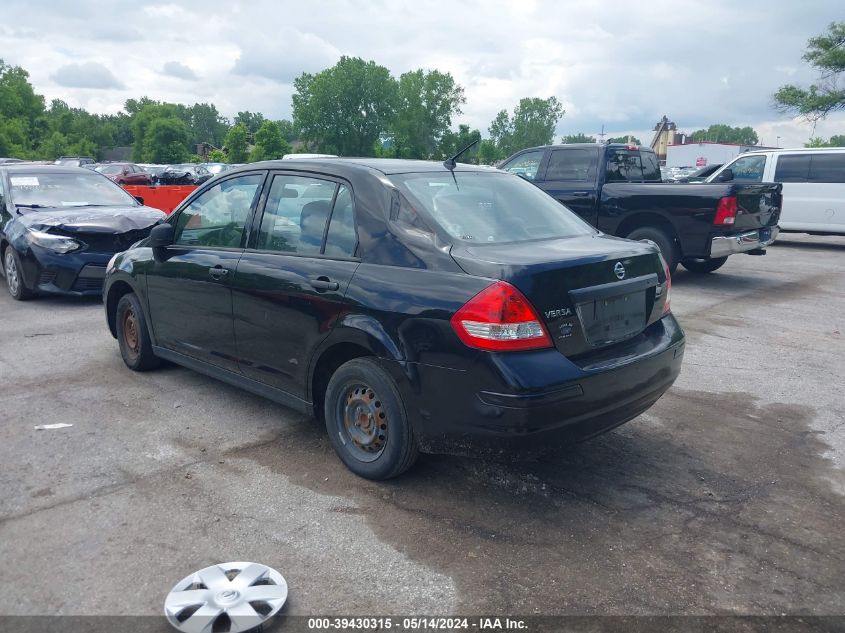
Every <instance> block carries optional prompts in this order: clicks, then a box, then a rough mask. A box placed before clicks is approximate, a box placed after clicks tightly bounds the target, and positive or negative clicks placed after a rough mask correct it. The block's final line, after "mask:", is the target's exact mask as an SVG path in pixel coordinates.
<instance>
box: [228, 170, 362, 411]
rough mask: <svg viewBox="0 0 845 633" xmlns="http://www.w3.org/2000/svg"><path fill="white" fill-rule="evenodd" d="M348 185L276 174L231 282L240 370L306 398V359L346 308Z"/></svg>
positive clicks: (352, 262)
mask: <svg viewBox="0 0 845 633" xmlns="http://www.w3.org/2000/svg"><path fill="white" fill-rule="evenodd" d="M357 243H358V239H357V232H356V229H355V218H354V197H353V192H352V189H351V187H350V185H349V184H348V183H346V182H342V181H340V180H336V179H333V178H331V177H328V176H315V175H310V174H309V175H304V174H298V173H294V172H277V173H275V174H273V176H272V182H271V184H270V187H269V192H268V194H267V196H266V202H265V204H264V209H263V213H262V215H261V216H260V219H258V218H257V219H256V222H255V223H254V224H253V231H252V234H251V236H250V241H249V247H248V248H247V249H246V251H245V252H244V254H243V257H241V260H240V262H239V263H238V268H237V271H236V273H235V276H234V280H233V283H232V291H233V311H234V319H235V339H236V341H237V349H238V358H239V361H240V367H241V371H242V372H243V373H244V374H245V375H246V376H248V377H250V378H253V379H254V380H258V381H261V382H263V383H266V384H268V385H271V386H273V387H276V388H278V389H282V390H284V391H286V392H288V393H290V394H292V395H294V396H296V397H298V398H302V399H305V398H306V397H307V391H308V389H307V387H308V385H307V382H308V381H307V378H308V370H309V367H308V365H309V361H310V359H311V357H312V355H313V353H314V351H315V350H316V348H317V347H318V346H319V345H320V343H321V342H322V341H323V340H324V339H325V338H326V337H327V336H328V335H329V333H330V332H331V330H332V328H333V327H334V324H335V323H336V322H337V320H338V318H339V317H340V316H341V314H342V313H343V311H344V309H345V308H344V296H345V294H346V289H347V286H348V285H349V281H350V279H352V275H353V274H354V273H355V269H356V268H357V267H358V260H357V259H356V258H355V251H356V248H357Z"/></svg>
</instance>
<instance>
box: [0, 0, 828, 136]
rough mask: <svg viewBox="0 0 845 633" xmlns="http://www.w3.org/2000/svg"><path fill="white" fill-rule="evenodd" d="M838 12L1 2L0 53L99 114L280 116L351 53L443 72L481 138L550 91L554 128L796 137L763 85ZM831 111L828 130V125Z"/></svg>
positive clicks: (417, 3) (400, 67) (769, 5)
mask: <svg viewBox="0 0 845 633" xmlns="http://www.w3.org/2000/svg"><path fill="white" fill-rule="evenodd" d="M837 8H838V5H837V4H835V3H834V2H833V1H832V0H804V1H803V2H801V3H800V4H799V3H793V2H791V1H789V0H776V1H773V2H767V1H765V0H750V1H749V2H746V3H741V4H740V3H735V2H731V1H730V0H712V1H711V2H708V3H707V6H706V8H705V7H703V6H702V5H701V4H700V3H699V2H696V1H694V0H655V1H654V2H650V3H608V2H601V1H599V0H531V2H526V1H524V0H486V1H483V2H482V1H480V0H465V1H456V2H452V3H449V4H448V6H447V5H444V4H443V3H442V2H441V1H440V0H394V1H389V0H373V1H371V2H367V3H362V2H359V1H358V0H335V1H334V2H331V3H294V2H281V3H280V2H275V1H273V0H253V1H252V2H249V3H245V2H241V1H240V0H204V2H203V3H196V4H195V3H177V2H167V1H158V2H155V1H153V2H144V1H143V0H139V2H138V3H135V4H125V3H103V2H101V0H76V1H75V2H73V3H66V2H61V1H59V0H53V1H52V2H46V1H45V2H40V3H33V2H31V0H5V1H4V20H3V21H4V25H2V26H0V50H2V51H3V57H4V58H5V60H6V62H8V63H14V64H20V65H22V66H24V67H25V68H26V69H27V70H28V71H29V72H30V74H31V79H32V81H33V83H34V85H35V87H36V89H37V90H38V91H39V92H41V93H43V94H45V96H46V97H47V98H48V100H49V99H52V98H61V99H63V100H65V101H67V102H68V103H69V104H71V105H75V106H82V107H86V108H89V109H93V110H97V111H108V112H114V111H117V110H119V109H120V107H121V104H122V103H123V102H124V101H125V100H126V99H127V98H130V97H140V96H142V95H147V96H149V97H151V98H154V99H165V100H171V101H179V102H183V103H194V102H196V101H211V102H214V103H215V104H216V105H217V106H218V108H219V109H220V110H221V112H222V113H224V114H225V115H227V116H233V115H234V114H235V113H236V112H238V111H239V110H253V111H255V110H259V111H263V112H264V114H265V115H267V116H269V117H272V118H281V117H289V116H290V96H291V94H292V91H293V88H292V86H291V82H292V80H293V79H294V78H295V77H296V76H297V75H299V74H300V73H301V72H313V71H317V70H320V69H321V68H324V67H326V66H329V65H331V64H333V63H335V62H336V61H337V59H338V58H339V57H340V55H356V56H361V57H363V58H365V59H368V60H369V59H373V60H375V61H376V62H378V63H381V64H383V65H385V66H387V67H388V68H390V70H391V72H393V74H394V75H396V76H398V75H399V74H401V73H402V72H405V71H408V70H412V69H414V68H438V69H440V70H442V71H448V72H451V73H452V74H453V75H454V76H455V78H456V79H457V80H458V82H459V83H460V84H461V85H462V86H464V88H465V92H466V98H467V103H466V105H465V106H464V107H463V110H464V114H463V115H462V116H461V117H460V119H459V120H458V121H455V123H456V124H457V123H459V122H465V123H469V124H470V125H472V126H473V127H477V128H480V129H481V130H482V131H483V132H485V133H486V130H487V127H488V126H489V124H490V121H491V120H492V118H493V117H494V116H495V114H496V112H498V111H499V110H501V109H503V108H506V109H508V110H512V108H513V107H514V106H515V105H516V103H517V102H518V101H519V99H520V98H522V97H527V96H540V97H547V96H552V95H554V96H556V97H557V98H558V99H559V100H560V101H561V102H562V103H564V105H565V107H566V110H567V113H566V116H565V117H564V119H563V120H562V121H561V123H560V124H559V126H558V133H559V134H563V133H573V132H581V131H583V132H587V133H591V134H595V133H597V132H598V131H599V130H600V129H601V126H602V125H604V126H605V129H606V131H608V132H613V133H617V132H618V133H624V132H635V131H636V130H640V131H641V132H640V133H638V134H637V136H639V137H640V138H641V139H642V140H644V141H646V140H647V139H646V138H645V136H647V137H648V138H649V139H650V133H649V132H648V131H649V129H650V128H651V127H652V126H653V125H654V123H655V122H656V121H657V120H658V119H659V118H660V117H661V116H662V115H663V114H666V115H667V116H669V118H670V119H672V120H674V121H675V122H676V123H677V124H678V127H679V128H681V129H684V130H693V129H697V128H700V127H706V126H707V125H709V124H711V123H729V124H733V125H740V124H742V125H744V124H750V125H752V126H754V127H755V128H756V129H757V131H758V134H760V136H761V138H763V139H764V140H767V137H769V136H772V135H774V137H776V136H781V137H782V140H781V142H782V143H783V142H784V140H783V139H790V142H791V143H792V142H794V143H798V142H799V141H800V142H804V141H805V140H806V138H807V137H808V136H809V127H808V126H807V125H806V124H803V123H801V122H800V121H793V120H792V119H790V118H788V117H779V116H778V115H777V113H776V112H775V111H774V110H773V109H772V107H771V95H772V94H773V93H774V92H775V90H777V88H778V87H779V86H780V85H781V84H783V83H787V82H789V83H798V84H806V83H809V82H810V81H812V80H813V79H814V76H813V72H812V70H811V69H810V68H809V67H808V66H807V65H806V64H805V63H804V62H803V61H802V59H801V56H802V54H803V52H804V48H805V46H806V41H807V39H808V38H810V37H812V36H814V35H817V34H819V33H822V32H823V31H824V30H825V29H826V28H827V25H828V23H829V22H830V21H831V20H832V19H834V18H835V17H836V15H835V14H836V10H835V9H837ZM68 68H70V71H69V70H68ZM80 69H82V70H83V71H84V72H81V71H80ZM161 70H164V72H165V74H162V72H161ZM71 71H72V72H71ZM103 71H105V73H104V72H103ZM191 73H192V74H193V75H194V77H195V78H194V77H192V76H191ZM53 78H55V81H54V79H53ZM95 85H96V86H97V87H98V89H97V90H92V88H93V87H95ZM831 121H839V122H840V124H839V130H836V132H841V120H840V119H838V118H836V117H834V118H833V119H831ZM832 125H833V124H832ZM833 127H836V126H835V125H833ZM826 129H827V127H826V124H825V125H820V126H819V128H818V130H817V133H818V134H819V135H823V134H827V133H826V132H825V131H824V130H826ZM642 131H644V133H643V132H642ZM834 133H835V132H834ZM773 141H774V138H772V142H773Z"/></svg>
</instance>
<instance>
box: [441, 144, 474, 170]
mask: <svg viewBox="0 0 845 633" xmlns="http://www.w3.org/2000/svg"><path fill="white" fill-rule="evenodd" d="M479 140H480V139H475V140H474V141H473V142H472V143H470V144H469V145H467V146H466V147H465V148H463V149H462V150H461V151H460V152H458V153H457V154H455V155H454V156H452V157H450V158H447V159H446V160H444V161H443V166H444V167H445V168H446V169H448V170H449V171H454V169H455V167H456V166H457V163H456V162H455V159H457V158H458V157H459V156H460V155H461V154H463V153H464V152H465V151H467V150H468V149H469V148H471V147H472V146H473V145H475V144H476V143H478V141H479Z"/></svg>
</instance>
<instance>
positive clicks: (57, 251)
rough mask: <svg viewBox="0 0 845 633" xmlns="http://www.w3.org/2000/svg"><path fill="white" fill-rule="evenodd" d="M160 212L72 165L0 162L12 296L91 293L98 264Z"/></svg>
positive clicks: (1, 232)
mask: <svg viewBox="0 0 845 633" xmlns="http://www.w3.org/2000/svg"><path fill="white" fill-rule="evenodd" d="M163 217H164V214H163V213H162V212H161V211H159V210H157V209H151V208H149V207H145V206H143V205H141V204H140V203H139V202H138V200H136V199H135V198H133V197H132V196H130V195H129V194H128V193H126V191H124V190H123V189H122V188H120V187H119V186H117V185H116V184H114V183H113V182H112V181H111V180H109V179H108V178H106V177H105V176H103V175H101V174H98V173H97V172H94V171H91V170H89V169H81V168H79V167H60V166H52V165H2V166H0V256H1V258H2V266H0V270H2V272H3V275H4V276H5V278H6V286H7V287H8V289H9V292H10V293H11V295H12V297H14V298H15V299H27V298H29V297H31V296H33V295H34V294H37V293H40V292H43V293H51V294H67V295H99V294H100V293H101V292H102V287H103V278H104V277H105V271H106V264H107V263H108V261H109V260H110V259H111V258H112V256H113V255H114V254H115V253H117V252H118V251H122V250H124V249H126V248H129V246H131V245H132V244H133V243H134V242H137V241H138V240H141V239H143V238H145V237H147V235H148V234H149V232H150V229H151V228H152V226H153V225H154V224H155V223H156V222H158V221H159V220H161V219H162V218H163Z"/></svg>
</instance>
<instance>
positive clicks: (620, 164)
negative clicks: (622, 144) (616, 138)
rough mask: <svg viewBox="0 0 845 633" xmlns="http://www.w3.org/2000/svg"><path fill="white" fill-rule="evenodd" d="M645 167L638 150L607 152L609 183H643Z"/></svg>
mask: <svg viewBox="0 0 845 633" xmlns="http://www.w3.org/2000/svg"><path fill="white" fill-rule="evenodd" d="M642 180H643V166H642V163H641V162H640V153H639V152H638V151H636V150H627V149H618V150H609V151H608V152H607V182H642Z"/></svg>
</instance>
